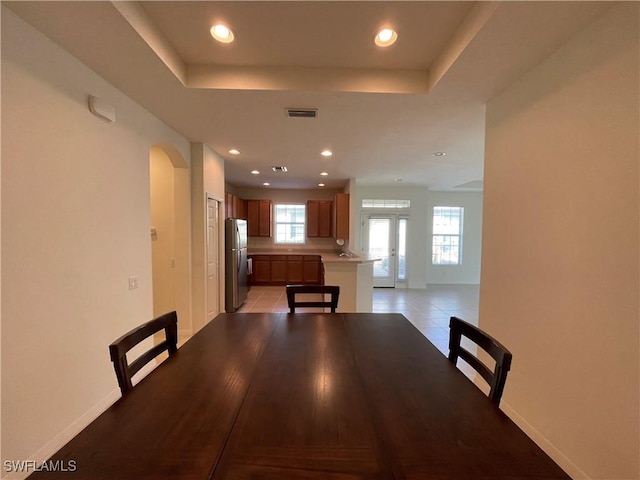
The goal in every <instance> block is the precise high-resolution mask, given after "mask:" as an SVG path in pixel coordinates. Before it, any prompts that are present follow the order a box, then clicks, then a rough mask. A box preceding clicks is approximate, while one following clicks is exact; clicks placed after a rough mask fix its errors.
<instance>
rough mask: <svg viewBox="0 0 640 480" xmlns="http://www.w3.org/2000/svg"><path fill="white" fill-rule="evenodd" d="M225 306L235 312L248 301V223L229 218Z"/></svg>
mask: <svg viewBox="0 0 640 480" xmlns="http://www.w3.org/2000/svg"><path fill="white" fill-rule="evenodd" d="M225 250H226V255H225V264H226V268H225V270H226V275H225V285H226V289H225V306H226V311H227V312H235V311H236V310H238V308H240V306H241V305H242V304H243V303H244V301H245V300H246V299H247V292H248V291H249V281H248V278H247V221H246V220H239V219H235V218H228V219H227V220H226V221H225Z"/></svg>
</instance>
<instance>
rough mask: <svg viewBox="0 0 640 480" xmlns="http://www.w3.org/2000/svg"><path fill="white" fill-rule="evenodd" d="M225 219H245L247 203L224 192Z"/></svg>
mask: <svg viewBox="0 0 640 480" xmlns="http://www.w3.org/2000/svg"><path fill="white" fill-rule="evenodd" d="M224 203H225V218H241V219H243V220H246V219H247V201H246V200H245V199H244V198H240V197H238V196H236V195H234V194H232V193H229V192H226V193H225V198H224Z"/></svg>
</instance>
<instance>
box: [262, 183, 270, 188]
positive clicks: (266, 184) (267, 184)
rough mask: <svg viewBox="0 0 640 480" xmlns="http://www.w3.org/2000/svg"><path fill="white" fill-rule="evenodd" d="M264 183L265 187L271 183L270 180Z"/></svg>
mask: <svg viewBox="0 0 640 480" xmlns="http://www.w3.org/2000/svg"><path fill="white" fill-rule="evenodd" d="M262 185H264V186H265V187H268V186H269V185H271V184H270V183H269V182H264V183H263V184H262Z"/></svg>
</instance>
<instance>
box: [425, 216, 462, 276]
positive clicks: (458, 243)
mask: <svg viewBox="0 0 640 480" xmlns="http://www.w3.org/2000/svg"><path fill="white" fill-rule="evenodd" d="M439 210H441V211H439ZM447 210H448V213H449V214H448V215H447ZM453 211H457V214H456V215H451V213H452V212H453ZM436 213H440V215H437V216H436ZM446 217H450V218H453V217H456V218H458V219H459V221H458V222H457V223H458V228H457V229H455V228H451V227H453V225H451V223H452V222H451V221H449V222H448V223H449V225H448V226H449V227H450V228H448V229H447V222H446V221H445V220H444V219H446ZM438 218H439V219H440V227H441V228H440V230H441V231H440V232H437V233H436V230H437V229H438V228H437V227H436V221H437V219H438ZM431 228H432V230H431V234H432V235H431V265H434V266H439V267H442V266H445V267H446V266H448V267H454V266H460V265H462V240H463V232H464V207H458V206H445V205H436V206H434V207H433V211H432V215H431ZM446 230H449V231H446ZM456 230H457V231H456ZM447 247H448V248H449V249H453V248H454V247H457V261H451V256H452V255H453V254H451V253H449V254H445V253H444V252H443V250H445V249H447ZM438 250H440V252H439V253H438V252H437V251H438Z"/></svg>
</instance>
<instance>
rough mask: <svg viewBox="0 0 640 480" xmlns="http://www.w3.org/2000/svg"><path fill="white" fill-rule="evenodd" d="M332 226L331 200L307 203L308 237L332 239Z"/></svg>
mask: <svg viewBox="0 0 640 480" xmlns="http://www.w3.org/2000/svg"><path fill="white" fill-rule="evenodd" d="M332 224H333V202H332V201H331V200H308V201H307V237H325V238H328V237H331V230H332Z"/></svg>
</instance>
